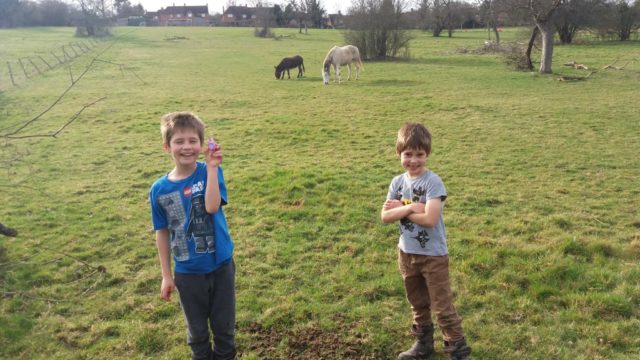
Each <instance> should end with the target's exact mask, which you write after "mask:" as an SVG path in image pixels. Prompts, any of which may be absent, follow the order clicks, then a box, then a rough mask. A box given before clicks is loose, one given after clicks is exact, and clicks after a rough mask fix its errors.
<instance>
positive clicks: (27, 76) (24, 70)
mask: <svg viewBox="0 0 640 360" xmlns="http://www.w3.org/2000/svg"><path fill="white" fill-rule="evenodd" d="M18 62H19V63H20V67H21V68H22V72H23V73H24V76H26V78H27V79H30V77H29V73H27V69H25V68H24V64H23V63H22V59H18Z"/></svg>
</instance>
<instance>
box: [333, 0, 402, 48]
mask: <svg viewBox="0 0 640 360" xmlns="http://www.w3.org/2000/svg"><path fill="white" fill-rule="evenodd" d="M403 8H404V3H403V2H402V1H401V0H356V1H354V2H353V3H352V7H351V9H350V10H349V13H350V14H351V17H350V18H349V19H348V20H347V24H346V25H347V28H349V29H350V31H348V32H347V33H346V34H345V40H346V41H347V42H348V43H350V44H353V45H355V46H357V47H358V49H360V54H361V55H362V56H363V57H364V58H366V59H387V58H394V57H397V56H403V57H407V56H408V55H409V42H410V40H411V36H410V34H409V32H408V31H407V30H404V28H405V27H404V26H403V23H402V21H403V18H402V10H403Z"/></svg>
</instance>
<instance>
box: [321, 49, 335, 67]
mask: <svg viewBox="0 0 640 360" xmlns="http://www.w3.org/2000/svg"><path fill="white" fill-rule="evenodd" d="M336 49H338V46H335V45H334V46H333V47H332V48H331V49H329V52H328V53H327V56H325V57H324V62H323V64H324V67H325V68H326V67H327V66H328V65H329V64H331V62H332V61H333V53H334V52H335V51H336Z"/></svg>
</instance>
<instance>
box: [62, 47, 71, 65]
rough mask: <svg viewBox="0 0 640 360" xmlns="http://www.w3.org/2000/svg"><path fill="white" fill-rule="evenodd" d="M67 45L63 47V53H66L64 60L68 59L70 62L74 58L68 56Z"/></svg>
mask: <svg viewBox="0 0 640 360" xmlns="http://www.w3.org/2000/svg"><path fill="white" fill-rule="evenodd" d="M64 48H65V45H62V53H64V60H65V61H66V60H67V59H69V60H73V58H72V57H71V56H69V54H67V50H65V49H64Z"/></svg>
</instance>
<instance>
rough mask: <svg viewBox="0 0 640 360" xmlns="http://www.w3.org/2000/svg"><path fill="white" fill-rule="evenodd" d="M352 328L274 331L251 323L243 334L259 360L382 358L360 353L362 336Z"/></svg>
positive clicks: (350, 326) (364, 352)
mask: <svg viewBox="0 0 640 360" xmlns="http://www.w3.org/2000/svg"><path fill="white" fill-rule="evenodd" d="M353 325H355V324H351V325H349V324H344V325H343V326H341V327H340V328H338V329H332V330H324V329H320V328H316V327H312V328H307V329H298V330H274V329H266V328H264V327H263V326H262V325H261V324H259V323H252V324H250V325H249V327H248V328H246V329H243V331H244V332H245V333H248V334H250V336H251V345H250V348H249V351H250V352H252V353H254V354H256V355H258V356H259V357H260V359H261V360H272V359H305V360H320V359H361V360H369V359H384V358H385V357H384V356H380V355H377V354H371V353H368V352H367V351H365V350H364V348H365V346H364V342H365V340H364V335H362V334H360V333H353V329H354V327H355V326H353ZM278 348H280V350H279V351H278ZM282 349H284V350H282ZM283 352H284V353H283Z"/></svg>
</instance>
